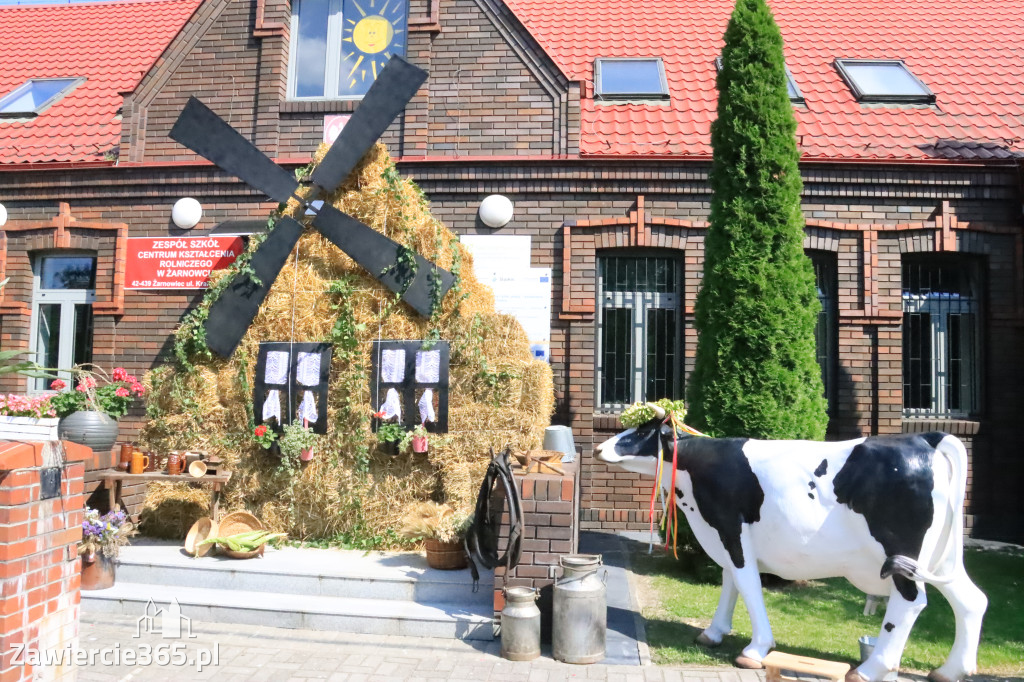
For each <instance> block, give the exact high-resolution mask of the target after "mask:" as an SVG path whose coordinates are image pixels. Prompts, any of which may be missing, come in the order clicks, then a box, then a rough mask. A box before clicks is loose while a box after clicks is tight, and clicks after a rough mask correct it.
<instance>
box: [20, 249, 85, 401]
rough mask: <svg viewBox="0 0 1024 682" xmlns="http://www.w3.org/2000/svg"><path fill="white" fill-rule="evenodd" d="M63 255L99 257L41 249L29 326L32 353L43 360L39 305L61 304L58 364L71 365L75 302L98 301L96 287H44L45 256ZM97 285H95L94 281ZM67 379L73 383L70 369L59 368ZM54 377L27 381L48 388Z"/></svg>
mask: <svg viewBox="0 0 1024 682" xmlns="http://www.w3.org/2000/svg"><path fill="white" fill-rule="evenodd" d="M61 257H82V258H92V259H93V260H96V254H95V253H89V252H80V251H79V252H71V251H60V252H58V253H53V252H50V253H41V254H38V255H36V256H35V257H34V258H33V259H32V260H33V262H32V318H31V323H30V324H31V327H30V328H29V330H30V331H29V353H30V354H31V357H32V358H34V359H35V361H36V362H37V363H39V364H43V363H42V361H41V360H42V358H40V355H39V353H40V352H41V350H40V349H39V348H38V340H39V328H38V325H39V306H41V305H60V330H59V334H60V346H59V347H58V351H57V367H58V368H60V369H69V368H70V367H71V366H72V365H73V364H74V350H75V349H74V345H73V344H74V338H75V306H76V305H82V304H90V305H91V304H92V303H94V302H95V301H96V289H95V288H93V289H43V288H42V287H41V286H40V284H41V281H42V267H43V260H44V259H45V258H61ZM94 286H95V285H94ZM58 375H59V376H60V377H61V378H62V379H64V381H65V382H66V383H67V384H68V385H69V387H70V385H71V378H72V377H71V373H70V372H67V371H62V372H58ZM51 380H52V379H35V378H29V379H28V385H29V391H30V392H40V391H45V390H46V389H47V388H48V384H49V382H50V381H51Z"/></svg>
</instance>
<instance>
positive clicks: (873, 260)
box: [0, 0, 1024, 540]
mask: <svg viewBox="0 0 1024 682" xmlns="http://www.w3.org/2000/svg"><path fill="white" fill-rule="evenodd" d="M288 14H289V10H288V7H287V3H286V2H284V0H251V1H250V0H229V1H227V2H214V1H213V0H209V1H207V2H205V3H204V4H203V5H201V6H200V7H199V9H198V10H197V11H196V13H195V15H194V16H193V17H192V19H191V20H190V21H189V22H188V23H187V24H186V25H185V27H184V28H183V29H182V31H181V33H180V34H179V35H178V37H177V38H175V39H174V40H173V41H172V42H171V44H170V46H169V47H168V49H167V50H166V51H165V53H164V55H163V56H162V57H161V58H160V60H158V62H157V64H156V65H155V66H154V67H153V69H152V70H151V71H150V72H149V73H148V74H147V75H146V76H145V77H144V78H143V80H142V82H141V83H140V84H139V86H138V87H137V88H136V89H135V91H134V92H132V93H129V94H126V96H125V103H124V108H123V112H122V116H123V122H122V139H121V149H120V160H119V164H118V166H116V167H112V168H82V169H49V170H23V169H18V168H13V167H11V166H3V165H0V200H2V201H3V203H4V204H5V206H6V207H7V208H8V210H9V212H10V220H9V222H8V224H7V225H6V226H5V228H4V230H5V233H6V235H5V238H6V241H5V242H3V244H0V248H2V249H3V251H2V253H3V254H5V255H4V256H3V260H0V265H2V267H3V268H4V269H5V272H6V274H7V275H9V276H11V277H12V280H11V283H10V284H9V285H8V289H7V290H6V291H5V292H4V294H3V295H4V298H3V299H2V300H0V334H2V342H3V346H4V348H8V347H11V348H25V347H27V343H28V335H29V313H30V310H29V302H30V300H31V274H30V270H29V269H28V264H29V262H30V261H29V256H30V255H32V254H33V253H34V252H35V251H38V250H44V249H45V250H49V249H53V248H62V247H61V246H60V245H59V244H58V243H57V240H58V239H64V240H65V241H64V242H60V244H64V243H69V244H73V245H76V247H77V248H83V249H88V250H92V251H95V252H96V253H97V256H98V257H99V258H100V259H101V270H102V274H101V278H100V282H98V284H97V296H98V298H102V301H103V304H104V305H114V303H115V301H116V299H117V296H118V295H119V294H117V282H118V279H117V277H118V272H119V269H118V267H119V266H118V256H117V248H118V247H117V241H118V240H119V239H121V238H123V237H124V236H129V237H131V236H143V235H151V236H157V235H179V234H182V232H181V231H179V230H177V228H175V227H174V226H173V225H172V224H171V223H170V220H169V218H170V209H171V206H172V204H173V203H174V201H175V200H176V199H177V198H179V197H183V196H193V197H195V198H197V199H198V200H199V201H200V202H201V203H202V205H203V209H204V216H203V220H202V222H201V223H200V225H199V227H198V228H197V229H196V230H195V231H194V232H196V233H198V234H204V233H206V232H207V231H209V230H210V229H212V228H215V227H216V226H218V225H222V224H224V223H225V222H227V221H234V220H246V219H262V218H264V217H265V216H266V215H267V212H268V211H269V209H270V208H272V204H270V203H267V202H265V201H262V200H261V199H262V197H260V196H259V195H258V194H257V193H256V192H253V191H252V190H251V189H250V188H248V187H246V186H245V185H243V184H241V183H239V182H237V181H235V180H234V179H232V178H230V177H227V176H225V175H224V174H222V173H220V172H218V171H216V170H214V169H212V168H211V167H210V166H209V165H207V164H205V163H202V162H197V160H196V157H195V156H194V155H193V154H192V153H191V152H189V151H187V150H185V149H184V148H182V147H181V146H179V145H177V144H176V143H174V142H173V141H171V140H170V139H169V138H168V137H167V133H168V131H169V129H170V127H171V125H172V123H173V121H174V119H175V117H176V116H177V113H178V111H179V110H180V108H181V106H182V105H183V104H184V102H185V100H186V99H187V97H188V96H189V95H192V94H195V95H196V96H198V97H200V98H201V99H202V100H203V101H204V102H206V103H207V104H208V105H210V106H211V108H213V109H214V110H215V111H216V112H218V113H219V114H220V115H222V116H223V117H224V118H225V119H226V120H227V121H228V122H229V123H231V124H232V125H233V126H234V127H235V128H236V129H238V130H239V131H240V132H241V133H243V134H244V135H245V136H247V137H248V138H249V139H250V140H252V141H253V142H254V143H255V144H256V145H257V146H259V147H260V148H261V149H262V150H263V151H264V152H265V153H267V154H268V155H270V156H272V157H275V158H277V159H278V160H279V161H280V162H282V163H283V164H285V165H289V164H299V163H304V162H306V161H308V159H309V157H310V155H311V153H312V152H313V150H314V149H315V147H316V145H317V144H318V143H319V142H320V140H321V137H322V129H323V122H324V121H323V119H324V116H325V115H327V114H334V113H345V112H349V111H352V109H353V108H354V104H353V103H352V102H345V101H337V102H295V101H288V100H287V98H286V96H285V95H286V92H287V64H288V41H289V29H288ZM409 16H410V38H409V49H408V57H409V59H410V61H412V62H414V63H416V64H419V65H421V66H423V67H424V68H426V69H427V70H428V71H429V72H430V74H431V75H430V78H429V79H428V81H427V83H426V84H425V85H424V86H423V88H422V89H421V90H420V92H419V93H417V95H416V96H415V97H414V99H413V100H412V102H411V103H410V105H409V106H408V108H407V110H406V112H405V114H404V115H403V116H401V117H400V118H399V120H398V121H397V122H396V123H395V124H394V125H393V126H392V127H391V128H390V129H389V131H388V132H387V133H386V134H385V136H384V138H383V139H384V141H385V142H386V143H387V144H388V146H389V149H390V150H391V153H392V154H393V155H394V156H396V157H397V158H398V160H399V168H400V170H401V171H402V172H403V173H405V174H406V175H409V176H411V177H412V178H414V179H415V180H416V181H417V182H418V183H419V184H420V186H421V187H422V188H423V189H424V191H425V192H426V194H427V196H428V197H429V198H430V200H431V208H432V211H433V212H434V214H435V215H436V216H437V217H439V218H440V219H442V220H443V221H444V222H445V223H446V224H448V225H449V226H450V227H452V229H454V230H455V231H456V232H459V233H462V234H470V233H481V234H491V233H494V231H493V230H490V229H489V228H486V227H484V226H483V225H482V223H480V222H479V219H478V218H477V217H476V211H477V207H478V206H479V203H480V201H481V200H482V199H483V198H484V197H485V196H487V195H488V194H492V193H501V194H505V195H506V196H508V197H509V198H511V199H512V200H513V201H514V202H515V217H514V219H513V220H512V222H511V223H510V224H509V225H508V226H507V227H505V228H502V229H501V230H499V231H498V232H497V233H499V234H520V235H529V236H530V237H531V239H532V264H533V265H534V266H535V267H551V268H552V269H553V280H554V281H553V294H554V295H553V299H554V300H553V302H552V335H551V364H552V368H553V369H554V372H555V379H556V392H557V404H558V411H557V413H556V415H555V417H554V419H555V422H556V423H563V424H568V425H570V426H572V428H573V430H574V434H575V438H576V442H577V444H579V445H581V446H582V451H583V452H582V461H581V467H580V472H579V487H580V491H581V509H580V517H579V521H580V525H581V526H582V527H584V528H587V527H596V526H607V527H631V528H645V527H646V519H645V516H646V510H645V505H646V501H647V499H648V497H647V496H648V491H646V490H644V489H643V486H642V485H641V484H640V483H639V481H637V479H636V476H635V475H632V474H625V473H616V472H613V471H611V470H609V469H607V468H606V467H604V466H603V465H600V464H597V463H595V462H594V461H593V460H592V456H591V448H592V445H593V443H595V442H599V441H600V440H601V439H603V438H605V437H607V436H608V435H610V434H612V433H614V432H615V431H616V430H617V429H618V424H617V419H616V417H615V415H613V414H604V413H602V412H601V411H600V410H599V409H598V408H597V406H596V405H595V385H594V382H595V366H596V358H595V352H596V350H595V349H596V346H595V335H596V331H595V320H594V317H595V315H594V306H595V303H596V301H595V286H596V265H595V263H596V258H597V256H598V254H600V253H602V252H608V251H610V250H614V249H626V248H636V249H643V250H645V251H647V252H653V250H659V251H660V252H666V253H671V254H673V255H675V256H677V257H678V258H679V260H680V261H681V263H682V268H683V273H684V290H683V296H684V305H683V312H684V315H685V327H684V331H685V333H684V337H683V347H682V351H683V352H682V356H683V357H684V370H685V371H686V372H688V371H689V370H690V369H691V366H692V361H693V355H694V352H695V349H696V332H695V330H694V329H693V304H694V301H695V297H696V293H697V290H698V288H699V286H700V281H701V269H702V264H703V238H704V237H703V235H704V232H705V230H706V221H707V219H708V212H709V207H710V188H709V185H708V180H707V174H708V170H709V163H708V162H707V160H699V159H692V160H691V159H661V160H639V159H637V160H622V159H618V160H602V159H593V158H590V159H587V158H580V157H579V126H580V117H579V84H578V83H575V82H569V81H567V80H566V78H565V77H564V76H563V75H562V73H561V72H560V71H559V70H558V69H557V68H556V67H555V66H554V64H553V63H552V62H551V60H550V59H549V58H548V57H547V56H545V54H544V53H543V51H542V50H541V49H540V48H539V46H538V45H537V44H536V42H535V41H534V40H533V38H532V37H531V36H530V35H529V33H528V32H527V31H525V30H524V29H523V27H522V26H521V25H520V24H519V22H518V21H517V20H516V18H515V17H514V16H513V15H512V14H511V13H510V12H509V11H508V10H507V8H505V6H504V5H503V4H502V3H501V2H499V1H498V0H450V1H448V0H445V1H444V2H436V1H428V0H413V1H412V2H411V3H410V14H409ZM802 172H803V176H804V183H805V187H804V195H803V208H804V213H805V216H806V220H807V228H806V235H807V237H806V242H805V245H806V247H807V248H808V249H814V250H818V251H825V252H829V253H833V254H835V259H836V266H837V267H836V270H837V273H838V280H839V281H838V309H839V311H838V312H839V314H838V338H839V353H838V354H839V358H838V365H839V368H838V381H837V383H838V386H837V388H836V398H837V400H836V405H835V406H834V416H833V419H832V423H831V425H830V437H833V438H847V437H855V436H859V435H865V434H874V433H899V432H901V431H909V430H916V429H919V428H923V426H925V425H922V424H921V423H920V422H919V421H916V420H907V419H904V417H903V411H902V405H903V399H902V381H903V373H902V359H901V354H902V333H901V322H902V319H901V297H900V263H901V257H902V256H903V255H904V254H911V253H920V252H957V253H965V254H972V255H976V256H978V257H979V258H980V259H981V262H982V264H983V268H982V269H983V272H984V281H985V285H986V286H985V296H984V302H983V306H984V307H983V312H984V324H983V328H982V339H983V357H982V367H983V376H982V390H983V396H982V406H981V410H980V412H979V413H978V415H977V419H976V421H971V422H957V423H948V422H947V423H930V424H928V425H927V426H928V427H929V428H943V429H946V430H950V431H952V432H954V433H958V434H961V435H962V436H963V437H964V438H965V440H967V441H968V442H969V447H970V448H971V449H972V453H973V456H972V467H973V469H972V481H971V483H972V493H971V494H972V499H971V510H970V513H971V514H972V515H973V517H974V522H975V528H976V530H978V532H979V533H981V534H983V535H986V536H988V537H997V538H1005V539H1017V540H1021V539H1024V506H1022V505H1024V503H1022V502H1021V500H1020V499H1019V498H1018V497H1017V496H1016V492H1015V491H1016V490H1017V489H1018V488H1019V487H1020V484H1021V483H1024V464H1021V460H1020V458H1018V457H1016V454H1015V453H1016V449H1017V446H1016V443H1017V442H1018V441H1019V437H1020V435H1021V428H1020V424H1019V421H1020V420H1019V414H1020V411H1021V407H1022V402H1024V401H1022V399H1021V396H1020V391H1019V389H1018V387H1019V386H1020V385H1022V384H1024V382H1022V379H1024V359H1022V355H1021V353H1020V352H1019V350H1017V349H1019V348H1020V347H1021V345H1022V343H1024V285H1022V273H1024V262H1022V261H1024V245H1022V234H1024V226H1022V225H1021V218H1020V216H1021V213H1020V207H1021V180H1020V176H1019V173H1018V171H1017V170H1016V168H1015V166H1014V165H1012V164H1010V163H1007V162H1005V161H999V160H991V161H988V162H985V163H982V162H977V163H966V162H965V163H961V164H957V163H951V162H944V161H937V162H936V163H934V164H929V165H925V164H903V165H898V164H886V163H881V162H879V163H857V164H853V163H848V164H842V163H824V162H816V163H807V164H805V165H804V166H803V167H802ZM61 202H66V203H67V204H69V208H68V209H67V210H64V209H62V208H61ZM68 215H70V216H71V217H73V218H74V220H75V221H77V223H71V222H69V221H70V218H68V217H67V216H68ZM62 216H64V217H62ZM57 223H61V224H64V227H59V226H57ZM75 224H77V225H79V228H81V227H85V226H86V224H89V225H92V224H99V225H107V226H117V227H108V228H103V229H93V228H87V229H79V228H76V227H75ZM32 226H36V227H32ZM62 229H63V230H65V232H64V233H62V232H60V230H62ZM104 229H105V230H106V231H104ZM65 233H66V234H67V235H68V236H66V237H65V236H61V235H63V234H65ZM68 239H70V240H71V241H70V242H68V241H67V240H68ZM30 240H32V241H30ZM76 240H77V241H76ZM101 287H102V288H103V292H104V293H103V294H102V296H101V292H100V289H101ZM108 293H109V295H108ZM120 295H121V296H123V306H124V308H123V311H121V312H117V313H115V312H112V311H113V310H114V309H113V308H108V311H109V312H107V313H106V314H103V313H102V312H101V310H100V309H99V308H97V309H96V312H97V313H99V315H98V316H97V318H96V320H97V322H96V337H95V339H94V359H95V361H96V362H98V363H100V364H103V365H104V366H106V365H112V364H115V363H116V364H118V365H123V366H124V367H125V368H126V369H128V370H129V371H130V372H133V373H136V374H141V373H143V372H144V371H145V370H147V369H148V368H150V367H152V366H154V365H155V364H157V363H158V362H159V361H160V359H161V358H165V357H167V354H168V352H169V346H170V341H169V335H170V333H171V332H172V331H173V329H174V327H175V326H176V324H177V323H178V321H179V320H180V318H181V316H182V315H183V314H184V312H185V311H186V310H187V309H188V308H189V306H191V305H193V304H194V303H195V302H196V301H197V300H198V297H199V292H196V291H181V292H165V291H133V290H127V291H123V292H122V293H121V294H120ZM103 297H106V298H103ZM97 305H99V303H98V304H97ZM684 380H685V377H684ZM0 388H3V389H7V390H15V389H18V388H23V387H21V386H19V385H17V381H16V380H13V379H7V380H5V381H4V383H2V384H0ZM142 418H143V413H142V411H141V409H135V410H133V412H132V413H131V414H130V415H129V418H127V419H125V420H123V421H122V427H123V430H124V432H125V433H126V434H127V435H128V436H131V434H132V433H133V432H134V429H135V428H136V427H137V425H138V424H139V422H140V420H141V419H142ZM96 464H97V465H98V464H100V463H99V462H97V463H96ZM137 499H138V497H137V496H133V497H130V498H128V499H126V502H128V503H129V504H132V503H134V502H135V501H137Z"/></svg>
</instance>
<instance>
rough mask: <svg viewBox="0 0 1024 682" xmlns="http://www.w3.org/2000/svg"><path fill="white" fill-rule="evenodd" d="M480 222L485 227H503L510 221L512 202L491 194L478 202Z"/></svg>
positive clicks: (501, 196)
mask: <svg viewBox="0 0 1024 682" xmlns="http://www.w3.org/2000/svg"><path fill="white" fill-rule="evenodd" d="M480 220H482V221H483V222H484V225H486V226H487V227H504V226H505V225H508V221H510V220H512V201H511V200H510V199H509V198H508V197H506V196H503V195H501V194H492V195H491V196H489V197H487V198H485V199H484V200H483V201H481V202H480Z"/></svg>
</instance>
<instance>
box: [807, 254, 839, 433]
mask: <svg viewBox="0 0 1024 682" xmlns="http://www.w3.org/2000/svg"><path fill="white" fill-rule="evenodd" d="M807 256H808V258H810V259H811V263H813V264H814V286H815V289H816V290H817V292H818V302H819V303H821V312H819V313H818V322H817V323H816V324H815V326H814V343H815V349H816V353H817V357H818V365H819V366H820V367H821V383H822V384H823V385H824V387H825V399H826V400H827V401H828V412H829V414H830V415H831V414H833V409H834V406H835V404H836V400H835V396H836V383H837V382H836V369H837V361H838V357H839V325H838V324H837V321H836V307H837V301H836V299H837V296H836V291H837V288H838V282H837V280H838V276H837V267H836V254H834V253H832V252H831V251H808V252H807Z"/></svg>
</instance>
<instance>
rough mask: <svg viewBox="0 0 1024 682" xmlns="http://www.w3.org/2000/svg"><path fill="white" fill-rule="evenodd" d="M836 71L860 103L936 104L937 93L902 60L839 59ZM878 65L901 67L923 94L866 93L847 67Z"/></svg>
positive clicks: (836, 61) (836, 62)
mask: <svg viewBox="0 0 1024 682" xmlns="http://www.w3.org/2000/svg"><path fill="white" fill-rule="evenodd" d="M834 64H835V67H836V70H837V71H839V75H840V76H842V78H843V80H844V81H846V85H847V86H849V88H850V91H851V92H852V93H853V96H854V97H855V98H856V99H857V101H858V102H867V103H871V102H877V103H882V104H885V103H892V104H900V103H906V104H935V93H933V92H932V91H931V88H929V87H928V86H927V85H925V84H924V81H922V80H921V79H920V78H918V77H917V75H915V74H914V72H913V71H911V70H910V67H909V66H907V65H906V63H905V62H904V61H903V60H902V59H840V58H837V59H836V60H835V62H834ZM873 64H874V65H878V66H899V67H901V68H902V69H903V71H904V72H905V73H906V74H907V75H908V76H910V78H911V79H913V80H914V81H916V82H917V84H918V86H920V88H921V90H922V92H919V93H906V94H899V95H883V94H879V93H870V92H865V91H864V90H862V89H861V87H860V85H859V84H858V82H857V78H856V77H855V76H854V75H853V74H852V73H851V72H850V71H848V70H847V69H846V66H847V65H850V66H857V65H869V66H870V65H873Z"/></svg>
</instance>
